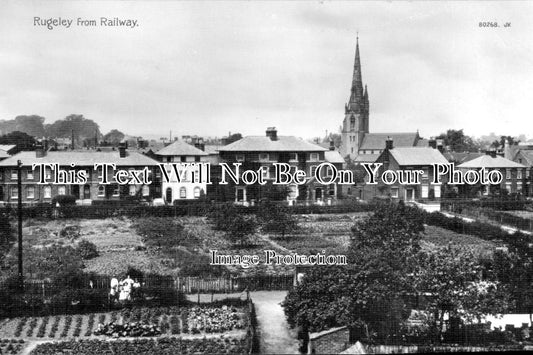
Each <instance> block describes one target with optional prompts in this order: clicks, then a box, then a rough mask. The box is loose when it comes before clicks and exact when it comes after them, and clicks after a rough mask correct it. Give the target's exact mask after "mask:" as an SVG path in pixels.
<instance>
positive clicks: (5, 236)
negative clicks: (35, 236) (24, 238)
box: [0, 213, 15, 261]
mask: <svg viewBox="0 0 533 355" xmlns="http://www.w3.org/2000/svg"><path fill="white" fill-rule="evenodd" d="M14 241H15V238H14V235H13V231H12V230H11V224H10V222H9V215H8V214H6V213H0V261H1V260H2V258H3V257H4V255H5V253H6V252H7V251H9V248H10V247H11V244H12V243H13V242H14Z"/></svg>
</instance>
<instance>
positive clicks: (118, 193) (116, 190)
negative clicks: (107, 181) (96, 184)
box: [113, 184, 120, 197]
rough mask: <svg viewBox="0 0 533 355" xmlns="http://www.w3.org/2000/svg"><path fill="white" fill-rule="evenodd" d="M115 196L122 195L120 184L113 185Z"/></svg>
mask: <svg viewBox="0 0 533 355" xmlns="http://www.w3.org/2000/svg"><path fill="white" fill-rule="evenodd" d="M113 196H115V197H116V196H120V189H119V186H118V184H116V185H113Z"/></svg>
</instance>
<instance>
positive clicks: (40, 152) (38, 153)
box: [35, 142, 46, 158]
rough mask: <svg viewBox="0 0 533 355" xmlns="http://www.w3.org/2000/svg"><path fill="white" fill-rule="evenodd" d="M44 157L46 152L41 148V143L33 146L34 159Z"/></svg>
mask: <svg viewBox="0 0 533 355" xmlns="http://www.w3.org/2000/svg"><path fill="white" fill-rule="evenodd" d="M45 155H46V151H45V149H44V147H43V144H42V143H40V142H39V143H37V144H35V157H36V158H42V157H44V156H45Z"/></svg>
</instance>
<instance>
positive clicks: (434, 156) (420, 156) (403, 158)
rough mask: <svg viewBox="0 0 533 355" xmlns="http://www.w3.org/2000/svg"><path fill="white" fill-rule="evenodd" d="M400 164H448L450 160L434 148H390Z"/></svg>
mask: <svg viewBox="0 0 533 355" xmlns="http://www.w3.org/2000/svg"><path fill="white" fill-rule="evenodd" d="M389 153H390V154H391V155H392V156H393V157H394V159H395V160H396V161H397V162H398V164H399V165H433V164H447V163H448V160H446V158H445V157H444V155H442V153H441V152H439V151H438V150H437V149H434V148H427V147H397V148H396V147H395V148H393V149H391V150H389Z"/></svg>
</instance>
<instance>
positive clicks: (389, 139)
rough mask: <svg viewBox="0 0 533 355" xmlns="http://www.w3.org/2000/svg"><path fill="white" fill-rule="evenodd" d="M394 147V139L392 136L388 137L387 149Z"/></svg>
mask: <svg viewBox="0 0 533 355" xmlns="http://www.w3.org/2000/svg"><path fill="white" fill-rule="evenodd" d="M392 148H394V144H393V141H392V139H391V137H387V140H386V141H385V149H387V150H391V149H392Z"/></svg>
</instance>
